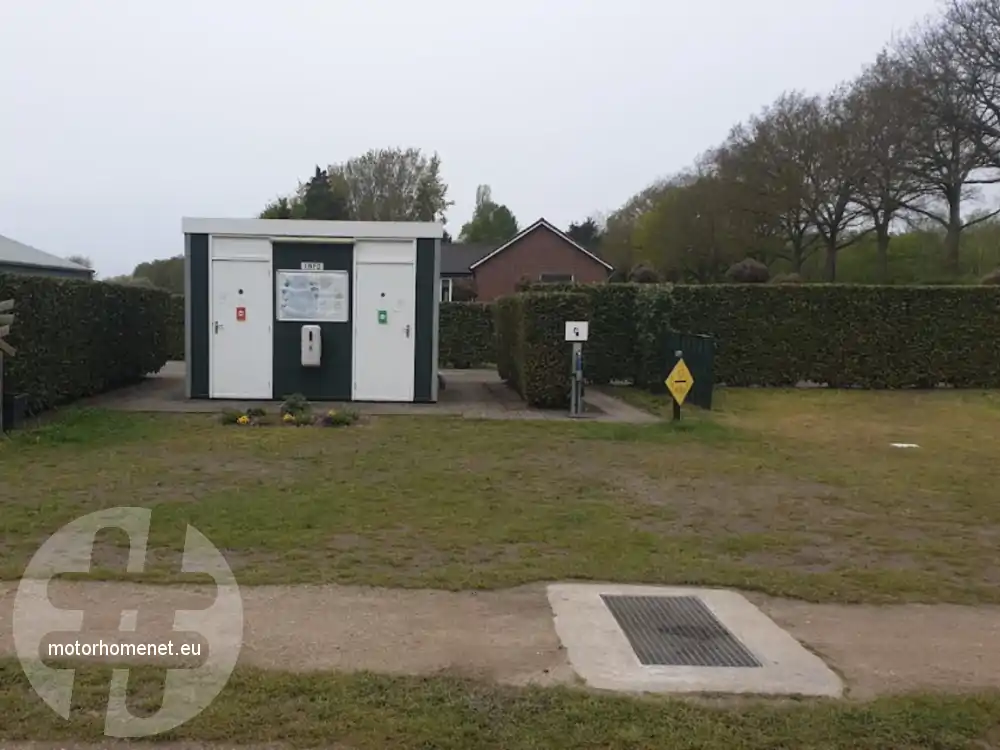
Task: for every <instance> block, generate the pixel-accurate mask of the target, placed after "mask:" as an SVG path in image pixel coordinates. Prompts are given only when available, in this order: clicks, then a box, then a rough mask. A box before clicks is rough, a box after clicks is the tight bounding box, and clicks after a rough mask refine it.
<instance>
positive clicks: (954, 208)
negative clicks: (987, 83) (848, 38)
mask: <svg viewBox="0 0 1000 750" xmlns="http://www.w3.org/2000/svg"><path fill="white" fill-rule="evenodd" d="M898 52H899V56H900V61H901V63H902V66H903V67H902V70H903V72H904V85H905V86H907V87H908V88H909V89H910V90H911V91H913V92H915V96H916V98H915V103H916V105H917V109H916V110H915V120H914V121H915V122H916V123H917V126H918V127H917V128H916V130H915V132H914V133H913V137H914V142H913V144H914V147H915V151H914V157H915V158H914V162H913V165H912V175H913V177H914V178H915V179H916V181H917V182H918V183H919V184H921V185H922V186H923V187H924V192H923V195H922V196H921V197H919V198H917V199H913V200H909V201H907V202H906V208H907V209H908V210H910V211H913V212H915V213H917V214H920V215H922V216H925V217H927V218H929V219H931V220H932V221H934V222H936V223H937V224H940V225H941V226H942V227H944V229H945V233H946V234H945V266H946V268H947V269H948V270H949V271H950V272H952V273H958V270H959V247H960V243H961V237H962V231H963V230H964V229H967V228H968V227H970V226H973V225H975V224H978V223H979V222H982V221H986V220H987V219H989V218H991V217H992V216H995V215H996V214H997V213H1000V211H995V212H991V213H988V214H984V215H982V216H978V217H976V218H973V219H970V220H968V221H966V220H965V219H964V217H963V215H962V206H963V202H964V201H966V200H968V199H970V198H973V197H974V196H975V186H976V185H981V184H989V183H994V182H997V180H998V176H997V172H996V171H995V169H991V167H993V166H994V164H993V160H992V159H991V157H990V155H989V153H988V151H987V150H986V149H984V148H983V145H982V144H983V142H984V141H983V138H982V136H981V134H980V133H977V132H975V130H974V129H973V128H972V127H971V126H970V123H973V122H974V121H975V120H976V117H977V112H979V111H980V109H981V108H980V107H979V105H978V103H977V100H976V97H975V94H974V92H973V91H972V89H970V88H969V87H968V83H967V77H966V76H965V73H964V71H963V66H962V64H961V63H960V62H959V61H958V60H957V59H956V58H955V57H954V56H953V52H954V50H953V45H952V44H951V43H950V42H949V40H948V27H947V26H945V25H936V26H929V27H924V28H921V29H918V30H917V31H916V32H914V33H913V34H912V35H911V36H910V37H909V38H907V39H904V40H903V41H902V42H900V44H899V45H898Z"/></svg>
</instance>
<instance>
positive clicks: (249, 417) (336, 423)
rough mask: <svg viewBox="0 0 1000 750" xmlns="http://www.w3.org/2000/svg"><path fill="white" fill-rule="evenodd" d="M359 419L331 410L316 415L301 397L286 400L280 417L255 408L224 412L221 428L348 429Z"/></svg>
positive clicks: (352, 415)
mask: <svg viewBox="0 0 1000 750" xmlns="http://www.w3.org/2000/svg"><path fill="white" fill-rule="evenodd" d="M358 419H359V415H358V413H357V412H356V411H353V410H351V409H330V410H329V411H327V412H325V413H323V414H315V413H314V412H313V409H312V405H311V404H310V403H309V401H307V400H306V398H305V396H302V395H301V394H298V393H297V394H294V395H292V396H289V397H288V398H286V399H285V401H284V402H283V403H282V404H281V406H280V407H279V409H278V414H277V415H274V414H269V413H268V412H267V410H266V409H263V408H261V407H259V406H253V407H248V408H246V409H223V410H222V415H221V417H220V421H221V422H222V424H229V425H238V426H240V427H265V426H284V427H348V426H349V425H352V424H354V423H356V422H357V421H358Z"/></svg>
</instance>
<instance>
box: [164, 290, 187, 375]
mask: <svg viewBox="0 0 1000 750" xmlns="http://www.w3.org/2000/svg"><path fill="white" fill-rule="evenodd" d="M167 359H168V360H170V361H172V362H183V361H184V295H183V294H174V295H172V296H171V297H170V304H169V309H168V315H167Z"/></svg>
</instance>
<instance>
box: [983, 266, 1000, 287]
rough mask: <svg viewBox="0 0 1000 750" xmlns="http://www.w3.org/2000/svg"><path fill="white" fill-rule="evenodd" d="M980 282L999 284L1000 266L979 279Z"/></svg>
mask: <svg viewBox="0 0 1000 750" xmlns="http://www.w3.org/2000/svg"><path fill="white" fill-rule="evenodd" d="M979 283H980V284H989V285H997V284H1000V268H995V269H994V270H992V271H990V272H989V273H988V274H986V275H985V276H983V278H981V279H980V280H979Z"/></svg>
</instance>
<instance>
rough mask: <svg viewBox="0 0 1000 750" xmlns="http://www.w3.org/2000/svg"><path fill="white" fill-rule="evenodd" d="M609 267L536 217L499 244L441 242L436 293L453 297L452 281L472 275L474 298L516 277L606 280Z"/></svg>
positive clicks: (506, 286) (498, 293)
mask: <svg viewBox="0 0 1000 750" xmlns="http://www.w3.org/2000/svg"><path fill="white" fill-rule="evenodd" d="M612 271H614V268H613V267H612V266H611V265H609V264H608V263H605V262H604V261H603V260H601V259H600V258H598V257H597V256H596V255H594V254H593V253H592V252H590V251H589V250H587V249H586V248H585V247H583V246H582V245H579V244H578V243H576V242H574V241H573V240H572V239H571V238H570V237H569V236H567V235H566V233H565V232H562V231H560V230H559V229H557V228H556V227H554V226H553V225H552V224H550V223H549V222H547V221H546V220H545V219H539V220H538V221H536V222H535V223H534V224H532V225H531V226H529V227H527V228H526V229H524V230H522V231H521V232H519V233H518V234H517V235H516V236H515V237H513V238H512V239H510V240H508V241H507V242H505V243H504V244H502V245H500V246H499V247H492V246H489V245H468V244H465V243H446V244H443V245H442V246H441V299H442V300H443V301H446V302H447V301H450V300H451V299H452V295H453V291H454V285H455V282H456V281H457V280H459V279H474V280H475V283H476V290H477V296H478V299H479V300H481V301H483V302H489V301H492V300H494V299H496V298H497V297H502V296H504V295H506V294H513V293H514V292H515V291H516V287H517V284H518V282H520V281H521V279H524V278H527V279H530V280H532V281H542V282H545V281H550V282H566V281H575V282H578V283H581V284H586V283H592V282H598V281H606V280H607V278H608V276H609V275H610V274H611V272H612Z"/></svg>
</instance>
